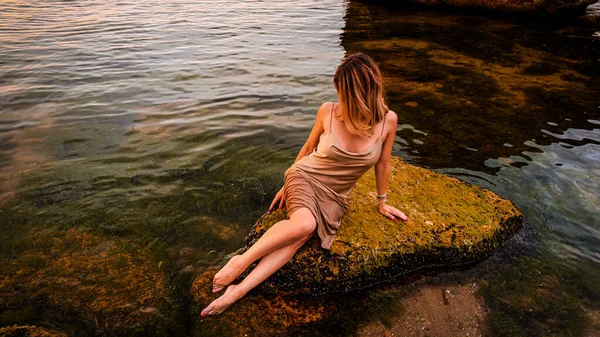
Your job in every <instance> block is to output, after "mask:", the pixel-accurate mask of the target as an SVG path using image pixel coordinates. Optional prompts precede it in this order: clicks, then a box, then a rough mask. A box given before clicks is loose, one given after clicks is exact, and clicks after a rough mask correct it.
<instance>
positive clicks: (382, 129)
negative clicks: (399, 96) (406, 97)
mask: <svg viewBox="0 0 600 337" xmlns="http://www.w3.org/2000/svg"><path fill="white" fill-rule="evenodd" d="M387 114H388V113H387V111H386V113H385V115H383V127H382V128H381V134H380V135H379V138H381V137H382V136H383V131H385V119H386V118H387Z"/></svg>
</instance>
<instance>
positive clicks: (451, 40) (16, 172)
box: [0, 0, 600, 335]
mask: <svg viewBox="0 0 600 337" xmlns="http://www.w3.org/2000/svg"><path fill="white" fill-rule="evenodd" d="M344 15H345V19H344ZM593 31H594V29H591V30H590V29H589V28H585V27H583V26H577V25H573V26H568V27H558V28H557V27H539V25H537V24H534V23H531V24H524V23H516V22H513V21H510V20H501V19H490V18H478V17H474V16H470V15H459V14H445V13H440V12H423V11H421V12H419V11H415V10H408V9H405V10H390V9H387V8H382V7H377V6H370V5H365V4H358V3H356V2H354V1H351V2H347V3H344V2H342V1H333V0H331V1H324V2H323V1H318V2H313V1H284V2H278V3H269V6H268V7H267V6H266V5H265V4H264V3H262V2H254V1H250V2H237V1H220V2H218V3H217V2H212V1H194V2H190V1H174V2H156V1H153V2H144V3H143V4H141V3H136V2H133V3H117V4H114V3H105V2H98V1H92V2H85V3H80V2H34V1H31V2H27V1H21V2H8V3H4V4H3V5H2V10H1V11H0V43H1V45H2V46H3V48H2V49H1V50H0V73H1V76H0V203H1V209H0V211H1V212H0V220H1V221H2V227H0V240H1V242H2V245H1V248H0V257H1V258H2V259H3V260H4V262H8V261H12V262H14V263H16V264H14V263H13V264H12V265H10V264H8V263H4V264H3V265H4V266H5V267H0V275H1V277H2V278H7V279H10V280H11V282H16V281H17V280H19V279H17V278H14V279H11V277H13V276H14V275H16V274H15V273H16V271H18V270H21V271H22V273H21V274H19V275H21V276H19V277H29V276H23V275H34V274H35V272H36V270H42V271H43V272H40V274H41V275H50V274H51V269H45V268H50V267H49V266H50V265H49V264H44V263H42V261H45V260H44V259H47V258H48V256H55V255H52V254H50V253H49V252H48V251H45V250H44V249H45V248H44V247H45V246H44V245H43V244H38V243H36V242H37V241H36V240H34V239H31V238H30V237H31V235H32V234H31V233H34V234H35V233H40V231H41V230H42V228H44V229H45V230H47V232H44V233H51V234H48V236H49V237H53V236H55V237H56V239H55V242H58V241H60V240H63V237H65V235H67V234H64V233H65V231H67V230H68V229H70V228H75V229H77V230H79V231H81V232H84V233H87V232H91V233H93V235H94V238H96V239H94V240H100V241H102V240H104V241H106V242H108V243H107V244H105V245H104V246H102V247H100V248H97V247H96V248H90V249H92V251H91V253H90V254H93V252H94V251H95V250H94V249H96V250H99V251H113V250H114V251H119V250H118V249H122V250H123V251H124V252H120V251H119V252H120V253H119V254H121V255H122V256H129V255H131V254H132V252H134V251H136V249H137V250H138V251H143V252H144V254H149V253H147V252H148V251H150V252H151V254H152V259H154V260H155V261H153V263H149V264H148V265H146V264H144V265H143V266H142V267H143V268H146V269H144V270H150V268H153V266H157V267H156V270H155V271H154V272H155V273H159V274H162V273H164V274H165V275H166V276H167V277H166V279H168V281H167V282H168V283H169V285H168V287H167V288H168V289H169V294H168V295H165V299H166V300H165V301H163V302H164V304H162V305H163V306H160V307H159V309H157V310H161V312H169V313H170V314H169V315H167V316H168V318H165V317H167V316H164V317H163V318H164V319H163V320H162V321H161V323H160V325H161V326H163V325H164V326H167V327H168V329H166V330H164V331H167V330H168V331H170V332H169V333H166V334H175V335H185V334H187V331H188V330H187V329H189V324H188V323H186V322H187V317H186V315H187V313H186V312H185V308H186V303H187V301H189V298H188V293H187V290H188V286H189V281H190V279H191V278H192V277H193V276H194V275H195V274H197V273H199V272H201V271H203V270H205V268H206V267H208V266H212V265H215V264H218V263H220V262H222V261H223V259H225V258H226V256H227V254H230V253H231V252H233V251H235V250H236V249H237V248H239V247H240V246H241V245H242V242H243V238H244V237H245V235H246V234H247V232H248V229H249V228H250V226H251V225H252V223H253V221H254V220H255V219H256V218H257V217H258V216H259V215H260V214H262V212H263V211H264V210H265V209H266V207H267V206H268V204H269V202H270V199H271V198H272V196H273V195H274V194H275V192H276V191H277V190H278V189H279V188H280V186H281V183H282V179H283V174H282V173H283V171H284V170H285V168H286V167H287V166H288V165H289V164H290V163H291V162H292V161H293V159H294V158H295V156H296V154H297V151H298V150H299V148H300V147H301V145H302V143H303V142H304V140H305V139H306V136H307V134H308V132H309V129H310V127H311V126H312V123H313V120H314V115H315V113H316V109H317V108H318V106H319V105H320V103H321V102H323V101H327V100H333V99H335V97H336V94H335V91H334V89H333V86H332V83H331V78H332V75H333V72H334V70H335V67H336V66H337V64H338V63H339V61H340V60H341V58H342V57H343V56H344V53H353V52H357V51H362V52H367V53H368V54H370V55H372V56H373V57H374V58H375V59H376V60H377V61H378V62H379V63H380V65H381V68H382V71H383V74H384V77H385V82H386V88H387V95H388V98H389V102H390V106H391V108H392V109H393V110H394V111H396V112H397V113H398V114H399V116H400V125H399V128H398V132H397V138H396V144H395V147H394V154H396V155H401V156H402V157H404V158H406V159H407V160H409V161H410V162H412V163H415V164H419V165H423V166H427V167H430V168H432V169H436V170H439V171H442V172H445V173H448V174H451V175H455V176H458V177H461V178H462V179H464V180H467V181H471V182H474V183H476V184H479V185H482V186H485V187H488V188H491V189H492V190H494V191H496V192H498V193H500V194H501V195H503V196H505V197H507V198H509V199H510V200H512V201H514V202H515V203H516V204H517V205H518V206H519V207H520V208H521V209H522V211H523V212H524V214H525V215H526V217H527V220H528V222H529V225H530V226H529V228H528V232H527V233H528V234H526V235H524V236H523V237H521V238H519V239H518V240H514V241H513V242H512V243H511V245H510V246H509V247H507V248H505V249H504V250H502V251H501V252H500V254H497V255H496V256H495V257H494V258H492V259H490V260H488V261H486V262H484V263H482V264H480V265H478V266H476V267H474V268H473V269H471V270H469V271H461V272H456V273H453V274H447V275H441V276H437V277H435V278H432V279H430V280H429V281H428V280H425V281H423V282H431V283H436V282H437V283H445V282H447V283H453V282H458V283H461V282H463V283H464V282H471V281H474V282H479V281H481V282H482V289H484V290H483V291H482V294H484V295H485V296H486V298H487V300H486V303H489V304H490V306H491V308H492V310H493V314H495V315H496V316H494V317H504V318H503V319H504V320H500V321H493V320H492V321H493V322H496V323H497V322H501V324H500V323H497V324H500V325H498V326H499V327H500V328H497V329H495V330H494V329H492V330H493V332H494V331H495V332H496V333H498V334H501V333H500V332H506V331H510V332H511V333H512V334H514V335H518V334H517V333H516V332H515V331H520V330H518V329H524V330H523V331H526V332H527V331H538V330H539V331H546V332H548V333H557V332H556V331H558V330H554V327H555V326H556V325H557V324H558V325H560V324H563V323H564V322H567V323H568V324H567V323H565V324H567V327H566V328H565V329H566V330H565V332H563V333H564V334H569V333H570V332H575V330H569V329H571V328H570V327H571V326H574V325H576V324H579V321H578V319H579V318H580V317H581V316H582V315H583V314H581V313H578V314H577V315H575V316H573V317H575V318H573V317H571V318H569V317H566V318H564V319H563V320H562V321H559V322H558V323H552V322H550V323H548V322H545V321H544V324H546V325H548V326H549V327H544V328H539V325H536V324H538V323H539V322H538V321H540V320H541V319H540V318H539V317H543V318H544V319H546V318H547V319H549V320H551V319H552V318H553V317H562V316H560V315H557V314H556V313H555V311H553V310H555V309H553V308H555V307H556V305H557V304H556V303H560V302H561V301H562V300H564V301H574V302H573V303H574V304H573V306H572V307H576V308H579V307H581V306H585V308H588V309H589V310H592V311H593V310H595V309H594V308H598V303H600V302H599V301H598V300H599V299H600V294H599V293H598V289H597V287H594V286H590V284H593V282H592V281H591V280H593V279H594V278H595V277H596V276H598V274H599V273H600V272H599V270H600V267H599V265H600V248H599V247H600V244H599V243H600V242H599V241H598V240H599V237H600V233H599V230H600V228H599V227H598V219H600V207H599V206H598V205H599V204H600V202H599V200H598V193H597V190H598V189H599V187H600V186H599V183H598V175H599V172H600V166H599V163H600V157H599V155H598V154H599V153H600V107H599V106H600V101H599V100H598V97H600V96H599V95H598V88H600V65H599V58H600V46H599V44H598V43H599V42H600V41H598V40H595V39H593V38H591V36H592V34H593ZM340 36H341V38H340ZM340 41H341V45H340ZM68 233H71V232H68ZM36 235H37V234H36ZM67 236H68V235H67ZM57 240H58V241H57ZM125 241H126V242H127V243H126V244H125V243H123V245H122V247H120V248H115V247H116V246H115V244H114V243H115V242H125ZM109 243H110V244H109ZM50 246H51V247H54V246H52V245H50ZM83 247H88V246H86V245H83ZM90 247H91V246H90ZM106 247H110V249H108V248H106ZM136 247H137V248H136ZM34 253H35V254H38V255H39V254H41V255H39V256H37V257H35V258H34V255H35V254H34ZM63 253H64V252H63ZM44 254H45V255H44ZM85 254H88V253H85ZM85 254H84V255H85ZM40 256H42V257H43V258H42V257H40ZM53 258H54V257H53ZM50 260H51V261H54V260H52V258H50ZM147 260H148V259H146V261H147ZM515 260H516V261H520V262H519V263H515V262H514V261H515ZM15 261H20V262H15ZM19 263H22V264H24V266H21V265H19ZM52 263H56V262H55V261H54V262H52ZM78 263H79V262H78ZM115 263H116V264H117V265H119V266H120V265H126V264H123V263H120V262H118V261H117V262H115ZM127 263H130V262H127ZM555 264H556V265H560V267H555ZM9 265H10V267H7V266H9ZM523 266H524V267H523ZM531 266H535V268H538V269H539V270H542V271H544V273H545V274H544V275H545V277H546V276H547V277H549V278H552V277H557V278H560V277H563V276H564V277H567V276H565V275H567V274H568V275H571V274H569V273H579V274H577V275H580V277H579V281H578V282H580V283H576V285H575V286H574V288H572V289H571V288H559V286H557V285H556V284H555V283H553V281H552V280H550V279H543V280H539V282H540V284H547V285H548V286H547V287H549V288H550V289H551V290H554V292H555V293H557V294H562V295H560V296H557V297H556V298H554V299H553V300H552V301H550V303H551V304H549V305H547V306H546V307H544V306H543V305H542V304H539V303H538V302H539V301H541V300H540V298H538V297H531V298H532V300H531V301H533V304H536V305H538V307H534V305H533V304H532V306H531V307H528V308H525V309H523V310H529V309H531V310H533V309H535V310H538V309H539V307H540V306H541V307H543V308H550V309H547V310H546V309H544V310H546V311H543V310H542V311H539V310H538V311H535V310H534V311H535V313H536V314H539V315H538V316H535V315H533V316H526V315H525V316H519V314H517V312H519V310H521V309H522V308H521V307H518V306H516V305H515V303H514V301H511V298H512V296H514V295H515V294H517V293H518V291H519V287H522V288H523V289H529V288H528V287H529V284H527V282H526V281H527V280H526V279H519V281H518V283H517V284H516V285H515V288H514V289H513V288H507V286H506V285H507V284H509V282H508V278H509V277H510V276H507V275H510V271H515V270H516V271H520V270H522V269H520V268H529V269H531V268H532V267H531ZM82 268H83V267H82ZM86 268H87V267H85V268H83V270H88V269H86ZM140 268H141V267H140ZM24 270H25V271H27V270H28V271H29V272H31V273H34V274H27V272H25V271H24ZM507 271H508V272H507ZM85 273H88V272H87V271H86V272H85ZM80 274H81V273H80ZM61 275H62V274H61ZM61 277H62V276H61ZM65 277H67V276H65ZM77 277H83V278H82V279H78V282H83V281H81V280H85V279H86V277H88V276H85V275H84V276H81V275H79V276H77ZM90 277H91V279H97V278H96V276H94V275H92V276H90ZM568 277H571V276H568ZM530 278H531V279H535V277H533V276H532V277H530ZM517 279H518V278H517ZM574 279H575V278H574ZM484 280H485V281H484ZM22 281H23V282H30V280H29V279H27V278H25V279H23V280H22ZM11 282H8V283H3V285H0V304H2V305H3V306H2V308H0V325H7V324H12V323H19V324H39V323H40V322H42V321H49V322H53V323H52V324H54V325H55V326H63V325H66V326H69V327H71V328H69V329H74V330H77V329H78V327H81V326H84V327H86V328H85V329H86V331H95V329H96V328H95V327H94V326H95V324H102V323H103V321H102V319H103V318H102V317H105V316H106V317H108V316H110V315H109V313H107V312H105V311H102V310H100V309H99V311H98V312H97V314H95V318H97V319H100V321H101V322H100V323H90V321H89V320H88V317H87V316H86V315H87V314H86V313H85V312H83V311H79V308H80V307H77V306H70V307H69V306H67V307H60V308H55V307H52V306H50V307H49V306H48V303H46V302H44V301H43V300H40V301H32V300H31V298H34V297H35V298H36V299H37V298H44V296H47V295H45V293H44V292H43V291H42V290H39V289H38V290H36V289H37V288H36V289H33V288H32V289H29V290H28V291H29V292H30V295H29V297H28V296H27V295H23V296H21V297H19V296H14V297H13V298H15V300H14V301H13V302H10V305H8V304H7V305H6V306H4V304H6V303H4V302H3V301H2V299H1V298H2V297H3V296H4V297H5V298H8V296H7V295H6V294H13V295H14V294H16V293H18V292H19V291H23V290H22V289H21V290H19V289H16V288H15V289H13V288H10V289H9V288H7V287H8V286H7V284H13V283H11ZM48 282H51V281H48ZM531 282H533V281H531ZM484 283H485V284H484ZM36 284H37V283H36ZM77 284H79V283H77ZM83 284H84V285H85V282H83ZM498 284H500V285H498ZM42 285H43V287H42V286H41V288H40V289H48V287H50V288H52V287H53V286H55V285H53V283H48V284H45V283H42ZM44 287H45V288H44ZM398 287H402V285H399V286H398ZM553 287H554V288H553ZM557 287H558V288H557ZM36 291H39V292H36ZM56 291H59V290H56ZM401 292H402V291H401ZM74 293H80V292H74ZM573 293H577V295H573ZM121 295H122V294H121ZM11 296H12V295H11ZM55 296H56V295H55ZM61 296H64V297H65V298H67V301H65V302H66V303H73V302H75V301H79V300H81V299H77V298H73V296H75V295H73V294H72V293H69V292H66V293H64V294H62V295H61ZM70 296H71V297H70ZM364 296H367V297H368V296H371V295H368V294H367V295H364ZM374 296H375V295H374ZM376 296H379V295H376ZM382 296H383V295H382ZM561 296H562V297H561ZM17 298H18V299H20V300H16V299H17ZM120 298H124V299H126V298H127V296H121V297H120ZM503 299H505V300H506V301H505V302H502V300H503ZM21 300H22V301H25V302H19V301H21ZM81 301H83V302H81V303H83V304H82V306H83V307H85V305H84V304H85V300H81ZM124 301H125V300H124ZM131 301H133V302H131V303H130V304H128V305H131V306H132V308H133V307H136V306H140V307H139V308H138V309H139V310H141V311H140V312H145V311H149V310H150V309H148V306H147V305H143V303H142V304H140V303H137V302H135V301H136V300H135V299H133V300H131ZM536 301H538V302H536ZM50 302H51V301H50ZM155 302H156V303H158V302H160V303H162V302H161V301H159V300H156V301H154V300H153V301H152V303H155ZM357 302H358V303H359V304H358V305H360V306H367V305H368V304H367V303H362V302H360V301H357ZM132 303H134V304H132ZM136 303H137V304H136ZM361 303H362V304H361ZM499 303H500V304H499ZM25 307H27V308H34V309H31V310H30V309H27V310H24V309H23V308H25ZM532 308H533V309H532ZM570 308H571V307H570ZM590 308H591V309H590ZM138 309H136V310H138ZM359 309H360V308H359ZM588 309H586V310H588ZM132 310H133V309H132ZM357 310H358V309H357ZM540 310H541V309H540ZM41 311H44V312H46V314H45V315H46V316H44V318H43V319H41V320H40V318H39V317H40V316H39V315H38V313H39V312H41ZM65 311H67V312H69V315H68V316H69V317H65V315H64V312H65ZM359 311H360V310H358V311H357V312H359ZM103 315H104V316H103ZM350 316H351V315H350ZM350 316H349V315H345V316H343V319H336V320H335V324H338V325H339V324H343V320H344V319H346V320H351V319H352V318H351V317H350ZM73 317H74V318H73ZM106 317H105V318H104V319H105V321H104V323H106V322H109V321H111V319H109V318H110V317H109V318H106ZM373 319H376V318H373ZM507 319H508V320H509V321H510V322H509V323H510V327H509V328H506V327H507V324H509V323H507V322H508V321H507ZM561 319H562V318H561ZM569 320H570V321H569ZM573 322H575V323H573ZM332 323H334V322H332ZM496 323H494V324H496ZM152 324H154V323H152ZM152 324H150V325H149V326H152V327H154V326H155V325H152ZM553 324H555V325H553ZM569 324H572V325H569ZM327 325H328V324H327V322H318V324H316V325H315V326H313V327H312V328H311V327H307V331H312V330H314V329H315V327H325V326H327ZM580 325H581V324H580ZM349 326H351V327H352V329H354V328H355V325H352V324H351V325H349ZM494 326H495V325H494ZM532 327H533V328H532ZM505 328H506V329H505ZM98 329H100V330H98V331H103V332H102V333H108V332H107V330H102V329H103V328H98ZM169 329H171V330H169ZM503 329H504V330H503ZM507 329H508V330H507ZM530 329H533V330H530ZM536 329H537V330H536ZM544 329H546V330H544ZM347 330H348V329H344V330H341V331H346V332H347ZM155 331H157V330H155ZM160 331H163V330H160ZM173 331H175V332H173ZM328 331H329V332H331V331H333V330H331V329H330V330H328ZM577 331H579V330H577Z"/></svg>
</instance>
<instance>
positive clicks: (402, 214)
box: [392, 207, 408, 221]
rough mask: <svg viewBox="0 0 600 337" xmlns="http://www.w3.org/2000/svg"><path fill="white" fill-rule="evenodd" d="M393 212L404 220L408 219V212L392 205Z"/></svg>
mask: <svg viewBox="0 0 600 337" xmlns="http://www.w3.org/2000/svg"><path fill="white" fill-rule="evenodd" d="M392 214H394V215H395V216H397V217H398V218H400V219H402V220H404V221H408V217H407V216H406V214H404V213H402V212H401V211H400V210H398V209H397V208H395V207H392Z"/></svg>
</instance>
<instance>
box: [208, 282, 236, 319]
mask: <svg viewBox="0 0 600 337" xmlns="http://www.w3.org/2000/svg"><path fill="white" fill-rule="evenodd" d="M236 287H237V284H232V285H230V286H229V287H227V290H225V293H224V294H223V296H221V297H219V298H217V299H216V300H214V301H212V303H211V304H209V305H208V307H206V308H204V310H202V313H201V315H202V316H206V315H218V314H220V313H222V312H223V311H225V309H227V308H229V306H230V305H232V304H233V303H235V302H236V301H237V300H238V299H240V298H241V297H242V296H241V295H240V294H238V292H237V291H234V289H235V288H236Z"/></svg>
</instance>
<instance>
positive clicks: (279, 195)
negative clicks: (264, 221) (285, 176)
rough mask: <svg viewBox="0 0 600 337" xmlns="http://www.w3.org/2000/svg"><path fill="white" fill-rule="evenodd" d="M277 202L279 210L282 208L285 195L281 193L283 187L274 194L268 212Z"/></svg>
mask: <svg viewBox="0 0 600 337" xmlns="http://www.w3.org/2000/svg"><path fill="white" fill-rule="evenodd" d="M277 201H279V209H281V208H283V204H284V203H285V193H283V187H282V188H281V189H280V190H279V192H277V194H275V198H274V199H273V202H272V203H271V206H269V211H271V210H272V209H273V207H274V206H275V204H276V203H277Z"/></svg>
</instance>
